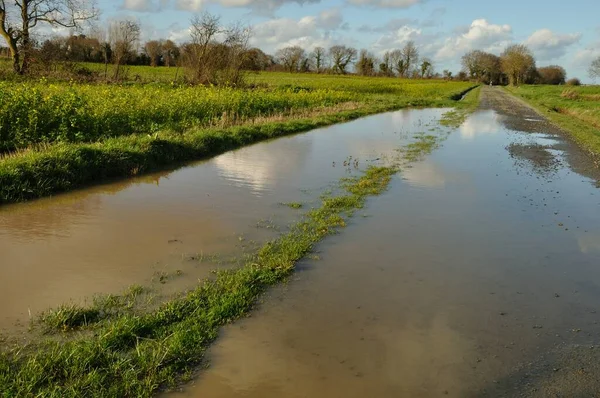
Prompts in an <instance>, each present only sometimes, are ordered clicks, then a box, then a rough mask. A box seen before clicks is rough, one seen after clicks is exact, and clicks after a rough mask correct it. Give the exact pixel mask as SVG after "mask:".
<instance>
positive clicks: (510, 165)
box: [0, 88, 600, 398]
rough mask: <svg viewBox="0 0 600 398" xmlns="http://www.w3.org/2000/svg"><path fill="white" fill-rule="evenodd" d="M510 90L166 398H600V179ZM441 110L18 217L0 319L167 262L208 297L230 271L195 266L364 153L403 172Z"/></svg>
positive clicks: (99, 192)
mask: <svg viewBox="0 0 600 398" xmlns="http://www.w3.org/2000/svg"><path fill="white" fill-rule="evenodd" d="M499 93H501V92H500V91H491V89H488V88H484V91H483V99H482V109H481V110H479V111H478V112H476V113H475V114H473V115H472V116H471V117H469V119H468V120H466V122H465V123H464V124H463V125H462V126H461V127H460V128H458V129H455V130H454V131H451V133H450V134H449V135H448V136H447V138H446V139H445V140H444V141H443V143H442V146H441V147H440V148H439V149H437V150H436V151H434V152H433V153H432V154H431V155H429V156H427V157H426V158H425V159H424V160H422V161H419V162H416V163H414V164H412V165H411V166H409V167H406V168H405V169H404V170H402V172H401V173H399V174H398V175H397V176H396V177H395V178H394V179H393V181H392V183H391V185H390V189H389V190H388V191H387V192H385V193H384V194H382V195H380V196H378V197H374V198H371V199H370V200H369V201H368V204H367V206H366V207H365V209H362V210H361V211H359V212H357V213H356V216H355V217H354V218H353V219H352V220H351V221H350V223H349V226H348V227H347V228H346V229H344V230H343V231H342V233H341V234H339V235H336V236H333V237H329V238H327V239H326V240H325V241H324V242H322V243H321V244H320V245H319V246H318V248H317V249H318V255H319V257H320V259H319V260H305V261H302V262H301V264H299V266H298V271H297V272H296V273H295V274H294V276H293V277H292V278H291V280H290V281H289V283H286V284H284V285H282V286H279V287H277V288H275V289H272V290H271V291H270V292H269V293H268V294H267V295H265V297H263V299H262V300H261V303H260V304H259V306H258V308H257V310H256V311H255V312H253V314H252V317H249V318H246V319H242V320H240V321H238V322H236V323H234V324H232V325H229V326H227V327H225V328H223V330H222V333H221V335H220V337H219V339H218V340H217V341H216V342H215V344H214V345H213V347H212V348H211V349H210V350H209V353H208V355H207V358H208V360H209V362H210V367H208V369H201V370H199V372H198V374H197V377H196V379H195V380H194V382H193V383H190V384H188V385H184V386H182V391H180V392H174V393H169V394H166V396H171V397H186V398H200V397H202V398H204V397H208V398H253V397H256V398H258V397H260V398H270V397H273V398H274V397H290V398H299V397H311V398H312V397H315V398H325V397H328V398H329V397H345V398H352V397H366V396H371V397H435V396H451V397H470V396H473V397H479V396H489V397H512V396H536V397H537V396H539V397H553V396H557V397H558V396H594V395H596V394H597V393H598V391H600V370H599V367H600V348H596V346H598V342H599V340H600V327H599V326H598V322H600V308H598V307H600V191H599V190H598V188H597V187H596V186H597V180H595V179H594V178H592V177H591V176H592V174H590V173H584V172H583V171H582V170H588V169H586V168H585V167H582V164H583V163H581V159H582V157H581V156H580V155H581V154H580V153H578V152H577V149H576V148H574V146H573V145H572V144H570V143H569V142H568V141H566V140H564V139H563V138H561V136H560V135H557V132H556V129H554V128H552V127H551V126H549V125H548V124H547V123H544V122H543V121H542V120H541V119H540V117H539V116H538V115H536V114H530V113H528V112H527V111H526V110H522V109H518V107H519V106H522V105H519V104H514V103H510V101H508V102H506V98H504V97H502V95H500V94H499ZM494 96H496V97H494ZM494 101H496V102H494ZM500 103H502V104H503V105H504V107H501V106H499V105H498V104H500ZM507 109H508V110H515V109H517V110H518V112H516V113H517V114H522V115H521V116H518V115H517V116H515V115H512V114H510V113H509V112H508V111H507ZM443 112H444V111H443V110H406V111H401V112H393V113H387V114H382V115H376V116H372V117H368V118H364V119H360V120H357V121H354V122H351V123H347V124H342V125H337V126H333V127H329V128H325V129H319V130H315V131H313V132H310V133H306V134H301V135H296V136H293V137H289V138H282V139H279V140H276V141H272V142H267V143H262V144H257V145H254V146H251V147H247V148H243V149H240V150H238V151H233V152H230V153H226V154H224V155H222V156H219V157H216V158H214V159H211V160H209V161H205V162H200V163H197V164H193V165H190V166H188V167H185V168H182V169H179V170H176V171H173V172H169V173H163V174H156V175H151V176H147V177H143V178H140V179H133V180H129V181H127V182H124V183H116V184H109V185H104V186H101V187H98V188H93V189H89V190H83V191H79V192H76V193H72V194H67V195H61V196H58V197H56V198H51V199H46V200H40V201H35V202H31V203H27V204H22V205H16V206H7V207H2V208H0V253H2V257H1V260H0V261H1V263H0V315H1V317H0V318H1V319H0V322H2V323H1V324H0V325H2V326H4V327H6V328H10V326H9V325H10V322H14V321H15V320H26V319H27V316H28V309H32V311H34V312H35V311H39V310H43V309H44V308H47V307H49V306H53V305H56V304H59V303H62V302H65V301H67V300H70V299H73V300H81V299H82V298H83V297H86V296H89V295H90V294H93V293H109V292H118V291H120V290H122V289H124V288H125V287H127V286H128V285H130V284H133V283H138V284H145V283H152V282H151V281H152V278H153V275H154V273H155V272H157V270H158V271H165V270H166V271H168V272H172V271H173V270H177V269H181V270H182V275H181V276H178V277H177V278H175V280H173V281H169V282H168V283H167V284H166V285H165V286H164V288H165V289H167V290H168V289H171V290H172V291H177V290H181V289H184V288H186V287H190V286H192V285H193V284H194V283H195V281H196V280H197V279H198V278H202V277H205V276H206V275H208V272H209V271H210V270H212V269H214V268H215V267H217V266H222V265H220V264H217V263H215V262H212V261H207V262H202V263H199V262H198V261H196V260H191V259H190V258H191V257H198V253H201V254H211V253H221V254H226V255H239V254H240V253H241V252H243V250H244V245H245V244H246V242H251V241H257V242H261V241H264V240H265V239H268V238H270V237H272V236H276V234H277V230H276V229H266V228H257V224H268V225H271V224H272V225H275V226H279V227H280V228H282V229H285V226H286V225H287V224H288V223H290V222H291V221H293V220H295V219H297V218H298V217H299V216H300V214H302V211H304V210H301V211H298V210H292V209H290V208H288V207H287V206H284V205H282V204H281V203H283V202H291V201H294V202H303V203H305V204H306V205H307V206H305V207H310V206H311V205H312V204H315V203H317V202H318V197H319V194H320V193H322V192H323V191H324V190H327V189H328V188H330V187H331V186H332V184H335V182H337V181H338V180H339V179H340V178H341V177H343V176H346V175H348V174H351V173H355V172H356V170H355V169H354V167H353V164H354V163H353V160H354V159H359V167H358V168H364V167H365V166H366V165H368V164H371V163H381V162H385V161H386V160H387V159H391V158H393V157H394V156H395V154H396V153H397V152H396V151H395V150H396V149H397V148H399V147H400V146H402V145H403V144H406V143H407V142H408V141H410V139H411V136H412V135H413V134H414V133H421V132H424V133H433V134H440V135H441V136H443V137H446V132H447V130H446V129H444V128H441V127H437V124H436V123H435V121H436V120H437V119H439V118H440V116H441V114H442V113H443ZM523 115H524V116H523ZM350 156H352V161H350V158H349V157H350ZM576 161H577V164H575V162H576ZM344 163H350V166H347V165H345V164H344ZM588 171H589V170H588ZM149 281H150V282H149ZM597 311H598V312H597Z"/></svg>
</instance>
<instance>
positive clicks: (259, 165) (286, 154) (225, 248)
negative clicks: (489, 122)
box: [0, 109, 444, 331]
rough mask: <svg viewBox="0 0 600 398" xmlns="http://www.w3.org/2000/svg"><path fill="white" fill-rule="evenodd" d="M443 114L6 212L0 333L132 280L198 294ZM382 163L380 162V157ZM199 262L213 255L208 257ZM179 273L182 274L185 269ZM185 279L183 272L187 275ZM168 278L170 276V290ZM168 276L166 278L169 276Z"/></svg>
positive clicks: (277, 145) (320, 133) (367, 124)
mask: <svg viewBox="0 0 600 398" xmlns="http://www.w3.org/2000/svg"><path fill="white" fill-rule="evenodd" d="M443 112H444V111H443V110H439V109H438V110H406V111H400V112H394V113H388V114H384V115H378V116H373V117H369V118H364V119H360V120H356V121H354V122H351V123H347V124H340V125H336V126H332V127H328V128H323V129H318V130H315V131H312V132H310V133H306V134H301V135H295V136H292V137H286V138H281V139H278V140H276V141H271V142H265V143H260V144H257V145H253V146H250V147H246V148H242V149H240V150H237V151H232V152H229V153H226V154H223V155H221V156H218V157H215V158H213V159H211V160H208V161H204V162H199V163H196V164H192V165H190V166H188V167H184V168H181V169H179V170H176V171H172V172H164V173H157V174H152V175H148V176H144V177H141V178H136V179H131V180H127V181H124V182H117V183H114V184H107V185H102V186H100V187H94V188H90V189H85V190H80V191H77V192H73V193H68V194H64V195H59V196H56V197H54V198H48V199H42V200H38V201H33V202H30V203H24V204H17V205H11V206H4V207H0V330H1V329H5V330H9V331H10V330H11V329H12V328H13V327H14V326H15V324H16V323H20V324H26V322H27V320H28V318H29V316H30V314H36V313H38V312H40V311H43V310H45V309H47V308H50V307H53V306H56V305H59V304H62V303H66V302H69V301H71V300H73V301H75V302H80V301H82V300H83V299H84V298H86V297H90V296H92V295H94V294H100V293H119V292H121V291H122V290H124V289H125V288H127V287H128V286H130V285H132V284H141V285H152V286H155V287H157V288H158V289H160V290H161V291H162V292H164V294H169V293H174V292H178V291H182V290H184V289H187V288H190V287H192V286H193V285H194V284H195V283H197V280H198V279H199V278H204V277H206V276H207V275H209V272H210V271H211V270H214V269H215V268H217V267H218V266H228V265H227V264H221V262H222V261H220V260H215V259H214V257H212V256H211V255H213V254H219V255H221V256H222V257H224V258H225V260H227V259H228V258H230V257H232V256H237V257H238V258H239V257H240V256H241V255H242V254H243V253H244V251H245V250H246V251H247V250H250V249H249V248H251V247H253V245H254V246H255V245H256V243H253V242H262V241H265V240H266V239H269V238H271V237H273V236H275V235H276V234H277V230H275V229H274V228H271V227H277V226H278V227H280V228H285V227H286V225H288V224H289V223H290V222H291V221H292V220H294V219H297V218H298V217H299V215H300V214H301V212H299V211H298V210H293V209H290V208H289V207H287V206H285V205H282V203H285V202H292V201H293V202H303V203H305V204H306V206H305V207H310V205H311V204H312V203H315V201H316V200H318V197H319V194H321V193H322V192H323V191H324V190H325V189H327V188H328V187H330V186H331V185H332V184H333V183H335V182H337V181H338V180H339V179H340V178H341V177H342V176H347V175H348V174H352V173H356V170H355V169H354V166H345V165H344V162H345V161H347V160H348V157H349V156H352V159H353V161H352V164H353V165H354V160H358V162H359V163H358V167H359V168H360V167H365V166H366V165H367V164H369V163H372V162H373V161H376V159H379V158H381V157H382V156H383V155H385V154H388V155H390V154H393V153H394V151H395V149H396V148H398V147H399V146H400V145H402V143H403V142H406V140H407V139H408V138H409V137H410V134H409V133H414V132H421V131H423V130H424V129H425V124H430V125H434V124H435V123H434V122H435V121H436V120H438V119H439V118H440V116H441V114H442V113H443ZM378 161H381V159H379V160H378ZM199 259H209V260H203V261H201V262H200V261H199ZM177 271H180V272H177ZM179 274H181V275H179ZM160 276H169V278H167V279H169V282H168V283H167V284H165V285H164V286H162V285H161V284H160V283H158V282H159V281H160V280H161V278H160ZM163 281H164V280H163Z"/></svg>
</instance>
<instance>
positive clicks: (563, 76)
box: [537, 65, 567, 85]
mask: <svg viewBox="0 0 600 398" xmlns="http://www.w3.org/2000/svg"><path fill="white" fill-rule="evenodd" d="M537 74H538V79H539V81H538V83H541V84H554V85H559V84H565V82H566V80H567V71H565V68H563V67H562V66H558V65H550V66H544V67H541V68H538V69H537Z"/></svg>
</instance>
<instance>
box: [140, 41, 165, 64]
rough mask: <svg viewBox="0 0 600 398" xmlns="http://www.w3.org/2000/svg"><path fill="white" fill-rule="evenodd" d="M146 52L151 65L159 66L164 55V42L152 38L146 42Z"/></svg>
mask: <svg viewBox="0 0 600 398" xmlns="http://www.w3.org/2000/svg"><path fill="white" fill-rule="evenodd" d="M144 52H145V53H146V55H147V56H148V58H150V66H158V64H159V62H160V59H161V57H162V56H163V43H162V41H158V40H150V41H148V42H146V44H144Z"/></svg>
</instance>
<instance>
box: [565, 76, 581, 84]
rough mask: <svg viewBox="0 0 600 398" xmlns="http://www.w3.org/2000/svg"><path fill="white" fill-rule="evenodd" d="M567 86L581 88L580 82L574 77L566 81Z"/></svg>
mask: <svg viewBox="0 0 600 398" xmlns="http://www.w3.org/2000/svg"><path fill="white" fill-rule="evenodd" d="M567 86H581V80H579V79H578V78H576V77H574V78H572V79H569V80H567Z"/></svg>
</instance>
